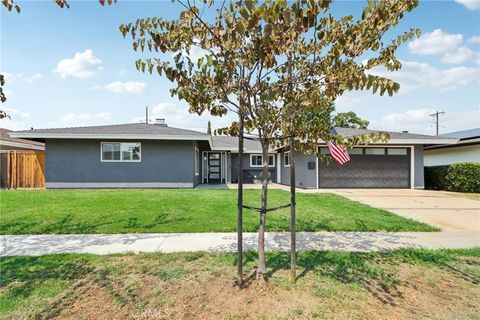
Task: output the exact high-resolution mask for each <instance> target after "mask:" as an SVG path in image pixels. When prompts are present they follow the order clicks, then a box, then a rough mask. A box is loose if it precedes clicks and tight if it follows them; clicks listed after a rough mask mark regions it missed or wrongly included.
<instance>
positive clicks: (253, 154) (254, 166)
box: [250, 153, 275, 168]
mask: <svg viewBox="0 0 480 320" xmlns="http://www.w3.org/2000/svg"><path fill="white" fill-rule="evenodd" d="M254 156H255V157H256V156H258V157H261V158H262V164H261V165H253V164H252V159H253V157H254ZM268 157H269V158H270V157H272V159H273V164H272V165H270V164H269V165H268V167H269V168H274V167H275V154H273V153H269V154H268ZM262 167H263V155H262V154H261V153H252V154H250V168H262Z"/></svg>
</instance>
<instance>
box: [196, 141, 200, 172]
mask: <svg viewBox="0 0 480 320" xmlns="http://www.w3.org/2000/svg"><path fill="white" fill-rule="evenodd" d="M199 158H200V150H198V148H197V147H195V175H196V176H199V175H200V159H199Z"/></svg>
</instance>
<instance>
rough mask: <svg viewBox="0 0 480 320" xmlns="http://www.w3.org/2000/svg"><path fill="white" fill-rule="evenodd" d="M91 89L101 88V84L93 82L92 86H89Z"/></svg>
mask: <svg viewBox="0 0 480 320" xmlns="http://www.w3.org/2000/svg"><path fill="white" fill-rule="evenodd" d="M90 89H91V90H95V91H97V90H101V89H102V85H101V84H95V85H93V86H91V87H90Z"/></svg>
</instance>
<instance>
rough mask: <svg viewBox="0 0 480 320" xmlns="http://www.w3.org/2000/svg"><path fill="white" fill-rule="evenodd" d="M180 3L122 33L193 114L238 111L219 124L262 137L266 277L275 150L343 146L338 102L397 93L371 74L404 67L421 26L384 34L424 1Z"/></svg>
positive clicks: (143, 67)
mask: <svg viewBox="0 0 480 320" xmlns="http://www.w3.org/2000/svg"><path fill="white" fill-rule="evenodd" d="M178 3H179V4H180V5H181V6H183V7H184V9H185V10H184V11H182V12H181V13H180V16H179V19H178V20H173V21H167V20H164V19H162V18H158V17H153V18H144V19H138V20H137V21H136V22H134V23H129V24H125V25H121V26H120V31H121V32H122V34H123V35H124V36H125V35H126V34H130V35H131V37H132V39H133V48H134V50H136V51H138V50H141V51H145V50H147V51H149V52H151V53H152V55H153V57H151V58H146V59H139V60H137V61H136V66H137V69H138V70H140V71H142V72H149V73H151V74H152V73H154V72H156V73H158V74H159V75H160V76H163V75H165V76H166V77H167V78H168V79H169V80H170V81H171V82H173V83H174V84H175V86H174V88H172V89H171V93H172V95H176V96H177V97H178V98H179V99H181V100H185V101H186V102H187V103H189V106H190V107H189V110H190V112H192V113H197V114H199V115H200V114H202V113H204V112H209V113H210V114H212V115H214V116H222V115H224V114H226V113H227V112H234V113H236V114H238V115H239V120H240V121H239V122H234V123H232V125H231V126H230V127H228V128H223V129H219V130H217V131H218V132H220V133H226V134H230V135H233V136H238V135H240V137H242V136H243V132H244V130H245V131H246V132H249V133H255V134H256V135H257V136H258V139H259V141H260V144H261V146H262V155H263V175H262V197H261V206H260V208H254V209H257V210H258V211H259V214H260V221H259V243H258V252H259V262H258V268H257V278H258V279H262V280H263V279H264V276H265V273H266V266H265V242H264V240H265V226H266V215H267V212H268V211H269V208H268V206H267V190H268V181H269V174H268V150H269V147H271V146H273V145H275V144H277V142H278V139H284V138H285V137H293V138H292V139H291V143H290V145H291V146H293V147H294V148H295V150H299V151H302V152H308V153H314V154H317V152H318V150H317V149H318V143H319V141H321V140H323V141H328V140H330V139H332V138H333V139H335V140H337V141H338V142H339V143H342V144H345V143H346V142H345V141H344V140H343V139H342V138H341V137H331V135H330V125H331V123H330V119H331V113H332V111H333V108H332V107H331V103H332V101H334V100H335V98H337V97H338V96H340V95H341V94H343V93H344V92H345V91H346V90H353V89H355V90H372V92H373V93H376V92H377V91H379V92H380V94H381V95H383V94H384V93H385V92H387V93H388V94H389V95H392V94H393V93H395V92H397V91H398V89H399V85H398V84H397V83H395V82H393V81H391V80H389V79H386V78H384V77H379V76H375V75H372V74H369V72H368V71H369V70H371V69H372V68H374V67H378V66H383V67H385V68H387V69H388V70H391V71H394V70H398V69H399V68H400V67H401V64H400V62H399V61H398V59H397V58H396V57H395V51H396V49H397V48H398V46H399V45H400V44H402V43H403V42H405V41H407V40H409V39H411V38H412V37H413V36H414V35H415V34H417V33H418V31H417V30H414V29H411V30H410V31H408V32H406V33H404V34H403V35H401V36H399V37H397V38H395V39H394V40H392V41H391V42H390V43H388V44H385V43H384V42H383V36H384V33H385V32H386V31H387V30H388V29H389V28H390V27H392V26H395V25H396V24H397V23H398V21H399V20H400V19H401V18H402V17H403V15H404V14H405V13H406V12H408V11H411V10H412V9H413V8H415V6H416V5H417V1H393V0H390V1H388V0H387V1H381V2H380V1H379V2H375V1H369V3H368V6H367V7H366V8H365V10H364V12H363V15H362V17H361V19H359V20H356V21H354V18H353V16H346V17H342V18H340V19H337V18H335V17H334V16H333V15H331V14H330V13H329V10H330V1H314V0H311V1H294V2H293V3H289V2H287V1H271V0H270V1H268V0H267V1H265V2H262V3H259V2H258V1H238V2H233V1H232V2H227V1H223V2H221V3H220V4H219V7H218V8H217V14H216V17H215V20H214V21H211V20H209V19H207V18H206V17H204V16H203V14H202V13H203V12H204V11H205V9H207V10H208V8H209V7H210V8H211V5H212V1H207V2H206V3H204V4H203V6H204V7H202V5H200V6H197V5H195V3H192V2H190V1H189V0H179V1H178ZM195 47H197V49H198V48H200V49H201V50H203V52H204V55H203V56H202V57H200V58H199V59H198V60H194V59H192V58H191V55H190V52H191V50H192V49H193V48H195ZM367 52H368V54H369V55H370V56H371V57H370V58H369V59H368V60H367V62H366V63H365V64H362V63H361V62H359V61H358V60H359V58H361V57H363V55H364V54H366V53H367ZM243 126H244V129H242V127H243ZM368 138H371V137H368ZM363 139H366V137H363V138H357V139H352V140H350V141H349V142H348V143H347V144H349V143H350V144H354V143H358V142H361V141H362V140H363ZM240 192H241V188H239V193H240ZM240 199H241V197H239V200H240ZM243 207H245V206H243ZM250 208H251V207H250ZM239 212H240V203H239ZM239 263H240V264H241V261H240V262H239Z"/></svg>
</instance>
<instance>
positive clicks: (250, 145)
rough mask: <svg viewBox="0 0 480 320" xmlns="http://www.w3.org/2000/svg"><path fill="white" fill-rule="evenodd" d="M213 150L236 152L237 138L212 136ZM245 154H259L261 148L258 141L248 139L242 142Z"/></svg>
mask: <svg viewBox="0 0 480 320" xmlns="http://www.w3.org/2000/svg"><path fill="white" fill-rule="evenodd" d="M212 143H213V149H214V150H238V138H237V137H230V136H212ZM243 146H244V150H245V152H249V151H254V152H261V151H262V146H261V145H260V142H259V141H254V140H250V139H244V140H243Z"/></svg>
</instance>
